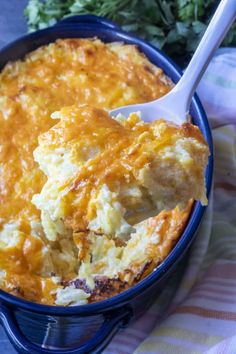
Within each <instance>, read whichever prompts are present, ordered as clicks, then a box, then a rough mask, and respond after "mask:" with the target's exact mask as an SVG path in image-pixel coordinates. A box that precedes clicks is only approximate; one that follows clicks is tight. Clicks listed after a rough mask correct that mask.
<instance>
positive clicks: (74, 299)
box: [0, 39, 208, 305]
mask: <svg viewBox="0 0 236 354" xmlns="http://www.w3.org/2000/svg"><path fill="white" fill-rule="evenodd" d="M172 86H173V85H172V83H171V81H170V80H169V79H168V78H167V77H166V76H165V75H164V73H163V72H162V70H161V69H159V68H157V67H155V66H154V65H153V64H151V63H150V62H149V61H148V60H147V59H146V58H145V56H144V55H143V54H141V53H140V52H139V51H138V50H137V49H136V47H135V46H132V45H124V44H122V43H111V44H104V43H102V42H101V41H100V40H98V39H64V40H57V41H56V42H55V43H51V44H49V45H46V46H44V47H41V48H39V49H37V50H35V51H34V52H31V53H30V54H28V55H27V56H26V58H25V59H24V60H22V61H20V60H19V61H16V62H13V63H8V64H7V65H6V66H5V68H4V69H3V70H2V72H1V74H0V127H1V129H0V287H1V288H2V289H3V290H5V291H7V292H10V293H12V294H14V295H17V296H20V297H22V298H25V299H27V300H30V301H35V302H38V303H43V304H50V305H53V304H56V305H75V304H85V303H87V302H93V301H98V300H102V299H105V298H107V297H110V296H113V295H115V294H117V293H119V292H121V291H123V290H125V289H127V288H129V287H130V286H132V285H134V284H135V283H136V282H138V281H140V280H141V279H142V278H143V277H145V276H146V275H147V274H149V273H150V272H151V271H152V270H153V269H154V268H156V267H157V266H158V264H160V262H161V261H162V260H163V259H164V258H165V257H166V256H167V255H168V254H169V252H170V251H171V249H172V248H173V246H174V245H175V243H176V241H177V240H178V238H179V237H180V235H181V232H182V231H183V228H184V226H185V224H186V222H187V220H188V217H189V214H190V212H191V207H192V203H193V199H196V200H200V201H201V202H202V203H203V204H206V203H207V200H206V197H205V187H204V168H205V166H206V163H207V157H208V148H207V145H206V143H205V141H204V139H203V138H202V135H201V133H200V132H199V130H198V128H197V127H194V126H193V125H191V124H189V123H186V124H185V125H183V126H181V127H177V126H175V125H173V124H171V123H168V122H165V121H164V120H159V121H155V122H153V123H151V124H146V123H144V122H142V120H141V118H140V117H139V116H138V115H137V114H132V115H131V116H130V117H129V118H128V119H127V120H124V118H123V117H117V118H114V119H113V118H111V117H109V116H108V113H106V111H105V110H110V109H112V108H115V107H118V106H123V105H126V104H132V103H141V102H147V101H151V100H154V99H156V98H158V97H160V96H162V95H164V94H165V93H167V92H168V91H169V90H170V89H171V87H172ZM62 107H64V108H62ZM104 109H105V110H104ZM52 118H53V119H52ZM166 171H170V173H169V174H168V173H166ZM187 185H188V188H186V186H187Z"/></svg>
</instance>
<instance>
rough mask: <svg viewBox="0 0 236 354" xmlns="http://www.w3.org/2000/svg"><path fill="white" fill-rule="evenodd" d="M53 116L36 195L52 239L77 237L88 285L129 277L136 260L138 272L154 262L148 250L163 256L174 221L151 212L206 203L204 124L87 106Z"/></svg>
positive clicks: (40, 156)
mask: <svg viewBox="0 0 236 354" xmlns="http://www.w3.org/2000/svg"><path fill="white" fill-rule="evenodd" d="M52 118H53V119H59V122H58V123H57V124H56V125H54V126H53V127H52V128H51V129H50V130H49V131H47V132H46V133H44V134H42V135H41V136H40V137H39V146H38V147H37V148H36V150H35V151H34V158H35V160H36V161H37V162H38V163H39V165H40V168H41V170H42V171H43V172H44V173H45V175H46V176H47V182H46V183H45V185H44V186H43V188H42V191H41V193H39V194H36V195H34V196H33V203H34V204H35V205H36V207H37V208H38V209H40V211H41V222H42V226H43V229H44V233H45V235H46V237H47V238H48V239H49V240H50V241H53V242H56V241H58V240H60V239H61V238H68V240H69V239H72V240H73V242H74V244H75V246H76V248H77V250H78V277H79V279H80V280H82V281H84V284H86V286H87V287H89V289H94V288H95V287H96V282H95V280H96V279H95V278H96V275H97V274H102V275H103V276H107V277H108V278H116V277H117V276H118V275H119V276H120V278H122V279H125V280H127V279H129V278H130V276H127V275H125V270H127V269H130V265H131V264H134V263H136V275H137V270H138V272H139V271H141V267H144V266H145V264H147V262H148V257H147V256H146V255H145V250H146V248H149V249H150V250H151V249H152V251H149V252H151V253H153V256H152V257H153V258H155V261H157V259H158V256H160V255H159V253H160V252H161V251H160V250H159V251H157V253H155V251H154V250H155V248H157V247H159V246H160V244H159V242H160V239H161V236H160V233H159V231H158V232H157V229H158V230H160V232H161V230H162V232H163V230H165V228H166V227H167V225H165V221H166V219H168V218H167V217H166V218H164V219H163V220H162V221H161V222H160V223H159V224H158V223H157V220H158V219H156V218H154V219H153V218H152V217H153V216H154V215H158V213H159V212H160V211H161V210H166V211H168V210H172V209H173V210H174V211H173V210H172V213H177V214H178V213H179V210H184V208H186V207H187V204H188V201H189V200H190V199H191V198H193V199H195V200H200V201H201V203H202V204H206V203H207V199H206V195H205V185H204V171H205V166H206V163H207V159H208V147H207V145H206V143H205V141H204V139H203V137H202V135H201V133H200V131H199V129H198V128H197V127H196V126H194V125H192V124H190V123H186V124H183V125H182V126H177V125H174V124H173V123H170V122H167V121H164V120H156V121H153V122H152V123H145V122H143V121H142V120H141V118H140V117H139V115H138V114H136V113H133V114H131V115H130V116H129V117H128V119H127V120H126V119H124V117H122V116H120V117H117V118H111V117H110V116H109V114H108V113H107V112H106V111H104V110H101V109H98V108H92V107H90V106H87V105H83V106H80V107H78V106H70V107H65V108H62V109H61V110H60V111H57V112H54V113H53V114H52ZM167 215H168V214H167ZM146 219H148V221H143V220H146ZM163 225H165V226H164V229H162V227H163ZM150 243H151V245H152V246H151V247H150ZM162 247H163V244H162Z"/></svg>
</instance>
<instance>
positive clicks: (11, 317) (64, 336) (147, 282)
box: [0, 15, 213, 354]
mask: <svg viewBox="0 0 236 354" xmlns="http://www.w3.org/2000/svg"><path fill="white" fill-rule="evenodd" d="M94 36H96V37H98V38H100V39H101V40H102V41H104V42H113V41H123V42H124V43H130V44H135V45H137V46H138V47H139V49H140V50H141V51H142V52H143V53H145V54H146V56H147V57H148V58H149V60H150V61H151V62H153V63H154V64H155V65H157V66H159V67H160V68H162V69H163V70H164V72H165V74H166V75H167V76H169V77H170V78H171V79H172V80H173V82H174V83H176V82H177V81H178V80H179V78H180V76H181V71H180V69H179V68H178V67H177V66H176V65H175V64H174V63H173V62H172V61H171V60H170V59H169V58H168V57H167V56H166V55H165V54H163V53H162V52H161V51H160V50H158V49H156V48H155V47H153V46H152V45H150V44H148V43H146V42H145V41H143V40H141V39H140V38H137V37H135V36H133V35H131V34H128V33H126V32H124V31H122V30H121V29H120V28H119V27H118V26H117V25H115V24H114V23H112V22H110V21H108V20H105V19H104V18H100V17H96V16H92V15H84V16H74V17H69V18H67V19H65V20H63V21H61V22H59V23H58V24H56V25H55V26H53V27H51V28H48V29H45V30H41V31H37V32H35V33H33V34H29V35H26V36H24V37H22V38H20V39H18V40H16V41H15V42H13V43H11V44H9V45H8V46H6V47H5V48H3V49H2V50H1V51H0V68H2V67H3V66H4V65H5V64H6V63H7V62H8V61H12V60H17V59H19V58H23V57H24V55H25V54H27V53H28V52H30V51H32V50H34V49H36V48H37V47H39V46H42V45H44V44H47V43H50V42H53V41H55V40H56V39H57V38H72V37H78V38H88V37H94ZM190 113H191V115H192V117H193V122H194V124H196V125H198V126H199V127H200V129H201V131H202V133H203V135H204V137H205V139H206V141H207V142H208V145H209V148H210V152H211V156H210V158H209V162H208V166H207V169H206V188H207V196H208V197H209V193H210V189H211V184H212V172H213V147H212V136H211V131H210V128H209V125H208V121H207V117H206V114H205V112H204V110H203V108H202V105H201V103H200V101H199V99H198V98H197V96H196V95H195V96H194V98H193V99H192V104H191V111H190ZM204 210H205V207H202V206H201V204H200V203H199V202H196V203H195V205H194V207H193V210H192V213H191V216H190V219H189V221H188V224H187V226H186V228H185V230H184V232H183V234H182V236H181V238H180V240H179V241H178V243H177V244H176V246H175V247H174V249H173V250H172V252H171V253H170V254H169V255H168V257H167V258H166V259H165V260H164V262H163V263H162V264H161V265H160V266H158V267H157V269H156V270H155V271H153V272H152V273H151V274H150V275H149V276H147V277H146V278H145V279H144V280H142V281H141V282H140V283H138V284H137V285H135V286H134V287H132V288H130V289H128V290H126V291H124V292H123V293H121V294H119V295H116V296H114V297H112V298H109V299H107V300H104V301H101V302H98V303H93V304H89V305H82V306H74V307H60V306H57V307H55V306H45V305H40V304H35V303H31V302H29V301H25V300H22V299H20V298H17V297H15V296H13V295H10V294H8V293H6V292H4V291H1V290H0V310H1V312H0V320H1V324H2V325H3V327H4V328H5V331H6V333H7V335H8V337H9V339H10V341H11V343H12V344H13V346H14V347H15V349H16V350H17V351H18V352H20V353H24V354H36V353H40V354H65V353H67V354H72V353H73V354H82V353H99V352H101V351H102V350H103V349H104V348H105V346H106V345H107V344H108V343H109V341H110V340H111V338H112V337H113V335H114V334H115V333H116V332H117V331H118V330H119V329H120V328H121V327H123V326H126V325H128V323H129V322H130V321H131V320H134V319H135V318H137V317H138V316H140V315H141V314H142V313H143V312H144V311H145V310H146V309H147V308H148V306H150V304H151V303H152V302H153V301H154V299H156V298H157V295H158V293H159V292H161V290H162V289H163V287H164V286H165V283H166V280H167V278H168V276H169V275H170V274H171V273H173V271H174V269H175V267H176V265H177V263H178V262H179V260H180V259H181V258H182V257H183V255H184V254H185V253H186V251H187V249H188V248H189V246H190V245H191V243H192V241H193V240H194V237H195V234H196V230H197V228H198V226H199V224H200V222H201V219H202V216H203V213H204Z"/></svg>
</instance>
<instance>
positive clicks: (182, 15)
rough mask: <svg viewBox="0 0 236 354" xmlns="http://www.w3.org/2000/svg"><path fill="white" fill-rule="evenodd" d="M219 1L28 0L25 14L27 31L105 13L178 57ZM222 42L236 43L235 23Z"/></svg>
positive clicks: (193, 42) (196, 38)
mask: <svg viewBox="0 0 236 354" xmlns="http://www.w3.org/2000/svg"><path fill="white" fill-rule="evenodd" d="M218 3H219V1H218V0H171V1H167V0H29V3H28V6H27V7H26V9H25V16H26V18H27V23H28V29H29V31H30V32H31V31H35V30H37V29H42V28H45V27H47V26H50V25H53V24H54V23H56V22H57V21H58V20H59V19H61V18H64V17H67V16H71V15H80V14H86V13H91V14H95V15H98V16H104V17H107V18H109V19H111V20H113V21H115V22H117V23H118V24H120V25H121V26H122V28H123V29H124V30H127V31H130V32H133V33H136V34H138V35H139V36H141V37H142V38H144V39H146V40H148V41H149V42H151V43H152V44H153V45H155V46H157V47H158V48H160V49H163V50H164V51H165V52H166V53H167V54H169V55H170V56H172V57H174V58H175V59H179V58H186V57H189V56H190V55H192V53H193V52H194V50H195V49H196V46H197V43H198V42H199V40H200V38H201V37H202V35H203V33H204V31H205V29H206V26H207V24H208V22H209V20H210V18H211V15H212V13H213V12H214V10H215V8H216V6H217V4H218ZM223 44H224V45H236V26H233V27H232V29H231V31H230V32H229V34H228V36H227V37H226V39H225V41H224V43H223Z"/></svg>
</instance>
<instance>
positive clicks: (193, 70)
mask: <svg viewBox="0 0 236 354" xmlns="http://www.w3.org/2000/svg"><path fill="white" fill-rule="evenodd" d="M235 17H236V0H222V1H221V2H220V4H219V6H218V8H217V10H216V12H215V14H214V16H213V18H212V20H211V22H210V24H209V26H208V28H207V29H206V32H205V34H204V36H203V38H202V40H201V42H200V44H199V45H198V47H197V50H196V52H195V53H194V55H193V57H192V59H191V61H190V63H189V65H188V67H187V69H186V70H185V72H184V74H183V76H182V77H181V79H180V81H179V82H178V83H177V85H176V86H175V87H174V88H173V89H172V90H171V91H170V92H169V93H168V94H166V95H165V96H164V97H161V98H159V99H157V100H155V101H151V102H148V103H142V104H134V105H129V106H124V107H119V108H116V109H114V110H112V111H110V115H111V116H117V115H118V114H119V113H121V114H122V115H124V116H125V117H128V115H129V114H130V113H132V112H138V111H140V112H141V117H142V120H144V121H146V122H150V121H152V120H156V119H159V118H164V119H166V120H169V121H172V122H175V123H177V124H182V123H184V122H186V120H187V115H188V112H189V107H190V103H191V99H192V96H193V94H194V92H195V90H196V87H197V85H198V83H199V81H200V79H201V77H202V75H203V74H204V72H205V70H206V68H207V66H208V64H209V62H210V60H211V58H212V57H213V55H214V53H215V51H216V49H217V48H218V47H219V45H220V44H221V42H222V41H223V39H224V37H225V35H226V33H227V32H228V30H229V28H230V26H231V25H232V23H233V22H234V20H235Z"/></svg>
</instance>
